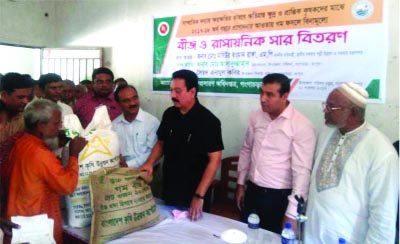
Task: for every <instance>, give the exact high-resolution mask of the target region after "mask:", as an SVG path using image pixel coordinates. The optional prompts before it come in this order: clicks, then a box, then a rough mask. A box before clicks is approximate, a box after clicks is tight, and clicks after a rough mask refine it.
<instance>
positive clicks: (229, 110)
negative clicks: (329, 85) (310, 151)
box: [0, 0, 399, 156]
mask: <svg viewBox="0 0 400 244" xmlns="http://www.w3.org/2000/svg"><path fill="white" fill-rule="evenodd" d="M1 1H2V0H0V7H1V8H2V7H7V11H4V10H0V14H1V15H0V20H4V19H5V18H4V15H7V16H8V17H12V16H14V15H13V14H12V13H9V12H8V11H15V12H19V10H17V9H16V8H14V7H10V6H9V5H12V4H19V5H23V6H22V7H23V8H24V9H25V10H26V9H30V8H32V9H33V10H32V12H33V13H31V12H29V14H32V15H34V16H33V21H34V22H35V26H37V28H38V30H32V31H34V32H35V33H29V34H28V35H24V32H26V31H27V29H29V28H26V27H25V26H23V27H21V28H22V30H18V31H17V33H16V34H14V33H13V35H14V37H12V38H9V37H8V38H5V36H4V34H5V32H4V30H8V31H10V33H11V29H12V28H10V26H9V25H8V24H4V23H3V21H1V22H0V30H1V32H0V33H2V34H0V41H3V39H6V40H11V41H17V42H18V43H21V42H22V43H27V44H31V43H44V44H46V45H48V43H50V45H53V47H63V46H96V47H106V49H105V64H106V65H107V66H110V67H111V68H112V70H113V71H114V73H115V74H116V76H122V77H125V78H126V79H127V80H128V81H129V82H130V83H132V84H134V85H135V86H136V87H137V88H138V90H139V93H140V96H141V102H142V106H143V107H144V109H146V110H148V111H149V112H151V113H153V114H154V115H156V116H157V117H158V118H161V115H162V113H163V111H164V110H165V108H167V107H168V106H171V105H172V103H171V102H170V98H169V96H168V95H160V94H152V93H151V80H152V50H153V49H152V48H153V46H152V45H153V43H152V40H153V39H152V38H153V19H152V18H153V16H156V17H161V16H167V15H177V14H183V13H188V12H209V11H214V10H220V9H224V8H227V7H237V8H239V7H243V6H244V5H243V4H244V3H245V1H246V0H213V1H211V0H169V1H165V0H163V1H161V0H158V1H156V0H113V1H112V0H110V1H100V0H85V1H84V0H79V1H78V0H69V1H48V2H43V1H42V2H41V3H36V4H34V3H31V2H29V1H23V2H20V0H17V2H16V3H14V2H8V3H7V4H5V3H2V2H1ZM250 1H251V2H256V1H252V0H247V2H250ZM259 2H264V3H278V2H282V1H277V0H276V1H266V0H265V1H259ZM388 4H389V5H390V6H389V11H390V12H389V28H390V30H391V31H390V32H389V33H390V36H389V40H390V45H389V58H388V61H387V62H388V63H387V64H388V70H387V74H388V77H387V87H388V89H387V101H386V104H370V105H368V109H367V120H369V121H370V122H371V123H372V124H374V125H375V126H377V127H378V128H379V129H381V130H382V131H383V132H384V133H385V134H386V135H387V136H388V137H389V138H390V140H392V141H394V140H395V139H398V137H399V95H398V94H399V70H398V69H399V60H398V58H399V56H398V53H399V47H398V43H399V31H398V30H399V16H398V9H399V3H398V0H389V1H388ZM53 7H54V14H53V13H52V12H51V11H50V10H52V9H53ZM38 8H39V9H40V8H43V9H45V10H46V11H49V12H50V18H51V21H54V22H52V24H54V26H52V25H51V24H49V23H48V21H46V20H42V18H41V17H38V16H36V14H38V15H40V12H43V11H44V10H43V11H39V10H38ZM4 12H7V13H4ZM54 16H56V18H54ZM14 19H16V21H17V22H19V20H18V18H17V17H16V16H14ZM25 24H26V23H25ZM47 28H48V32H49V37H48V38H44V37H42V36H41V34H42V33H43V31H44V30H46V29H47ZM53 31H54V32H53ZM371 34H373V33H371ZM53 37H54V39H53ZM31 38H32V40H31ZM36 45H39V44H36ZM367 68H368V67H366V69H367ZM260 78H261V77H260ZM199 99H200V101H201V103H202V104H203V105H205V106H206V107H208V108H210V109H211V111H212V112H214V114H215V115H216V116H217V117H218V118H219V119H220V120H221V123H222V130H223V140H224V144H225V151H224V156H229V155H236V154H238V152H239V150H240V147H241V143H242V140H243V137H244V133H245V130H246V127H247V122H248V118H249V114H250V112H251V111H252V110H253V109H255V108H258V107H259V102H258V99H257V98H232V97H209V96H200V97H199ZM292 102H293V104H294V106H295V107H296V108H297V109H298V110H300V111H301V112H302V113H304V114H305V115H306V116H307V117H308V118H309V119H310V120H311V121H312V122H313V124H314V125H315V127H316V128H317V129H318V130H320V129H321V128H322V125H323V117H322V111H321V106H320V102H313V101H292Z"/></svg>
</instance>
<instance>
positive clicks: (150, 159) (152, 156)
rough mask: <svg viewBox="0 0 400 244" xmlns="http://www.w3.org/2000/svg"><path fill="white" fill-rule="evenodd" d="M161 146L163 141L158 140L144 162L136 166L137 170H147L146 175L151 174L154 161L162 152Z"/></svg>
mask: <svg viewBox="0 0 400 244" xmlns="http://www.w3.org/2000/svg"><path fill="white" fill-rule="evenodd" d="M163 147H164V142H163V141H160V140H158V141H157V142H156V144H155V145H154V147H153V149H152V150H151V153H150V155H149V157H148V158H147V160H146V161H145V162H144V164H143V165H142V166H140V167H139V168H138V170H139V171H147V175H149V176H150V175H152V174H153V165H154V163H155V162H156V161H157V160H158V159H159V158H161V156H162V155H163V154H164V151H163Z"/></svg>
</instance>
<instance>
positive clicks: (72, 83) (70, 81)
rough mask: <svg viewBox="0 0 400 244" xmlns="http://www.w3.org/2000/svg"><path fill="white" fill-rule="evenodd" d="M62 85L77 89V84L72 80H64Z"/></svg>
mask: <svg viewBox="0 0 400 244" xmlns="http://www.w3.org/2000/svg"><path fill="white" fill-rule="evenodd" d="M62 84H63V86H65V85H71V86H72V87H75V83H74V82H73V81H72V80H63V81H62Z"/></svg>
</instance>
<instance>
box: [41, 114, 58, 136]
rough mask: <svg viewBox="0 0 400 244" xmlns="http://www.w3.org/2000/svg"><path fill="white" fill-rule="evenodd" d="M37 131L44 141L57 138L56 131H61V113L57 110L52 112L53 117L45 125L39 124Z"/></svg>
mask: <svg viewBox="0 0 400 244" xmlns="http://www.w3.org/2000/svg"><path fill="white" fill-rule="evenodd" d="M38 126H39V130H40V132H41V133H42V135H43V138H44V139H50V138H56V137H58V131H59V130H60V129H61V126H62V121H61V112H60V111H58V110H55V111H53V117H52V118H51V119H50V121H49V122H47V123H43V122H41V123H39V125H38Z"/></svg>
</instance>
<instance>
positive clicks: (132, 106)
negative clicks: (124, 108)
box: [129, 105, 137, 108]
mask: <svg viewBox="0 0 400 244" xmlns="http://www.w3.org/2000/svg"><path fill="white" fill-rule="evenodd" d="M136 107H137V105H130V106H129V108H136Z"/></svg>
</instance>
